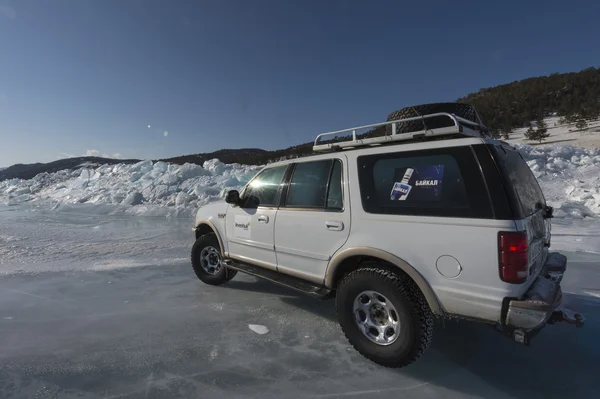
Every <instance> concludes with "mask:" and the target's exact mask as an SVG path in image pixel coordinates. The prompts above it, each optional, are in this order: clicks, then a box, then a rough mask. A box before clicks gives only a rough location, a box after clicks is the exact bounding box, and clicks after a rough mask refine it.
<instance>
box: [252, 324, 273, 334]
mask: <svg viewBox="0 0 600 399" xmlns="http://www.w3.org/2000/svg"><path fill="white" fill-rule="evenodd" d="M248 328H249V329H250V330H252V331H254V332H255V333H257V334H260V335H264V334H266V333H268V332H269V329H268V328H267V327H266V326H261V325H260V324H248Z"/></svg>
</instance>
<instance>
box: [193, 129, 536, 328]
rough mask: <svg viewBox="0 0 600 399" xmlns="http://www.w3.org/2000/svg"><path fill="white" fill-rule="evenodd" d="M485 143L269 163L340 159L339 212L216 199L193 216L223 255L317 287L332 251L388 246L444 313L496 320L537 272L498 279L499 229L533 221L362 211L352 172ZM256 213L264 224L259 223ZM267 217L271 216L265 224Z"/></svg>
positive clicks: (468, 141)
mask: <svg viewBox="0 0 600 399" xmlns="http://www.w3.org/2000/svg"><path fill="white" fill-rule="evenodd" d="M485 142H487V140H482V139H478V138H460V139H451V140H444V141H432V142H426V143H410V144H405V145H401V146H387V147H366V148H361V149H357V150H354V151H347V152H345V153H344V155H343V157H340V155H339V154H325V155H320V156H316V157H309V158H302V159H301V160H287V161H282V162H278V163H274V164H271V165H269V167H271V166H277V165H286V164H290V163H294V162H306V161H311V160H319V159H329V158H340V159H342V160H343V186H342V187H343V193H344V195H343V198H344V210H343V211H342V212H326V211H322V210H319V211H314V210H306V209H303V210H301V209H286V208H284V207H281V208H268V209H267V208H261V207H259V208H258V209H255V210H253V211H251V210H245V209H241V208H239V207H235V206H230V207H225V208H223V207H222V206H221V205H220V206H214V204H213V205H209V206H207V207H203V208H201V209H200V211H198V216H197V219H196V221H197V223H198V221H199V220H204V219H205V220H211V221H213V222H214V223H215V225H216V226H217V229H218V230H219V234H221V237H222V238H223V240H224V241H225V243H224V244H223V245H224V251H225V253H226V255H228V256H230V257H233V258H238V259H240V260H246V261H248V262H251V263H255V264H256V265H258V266H263V267H267V268H270V269H273V270H275V269H276V270H278V271H279V272H282V273H285V274H289V275H292V276H296V277H300V278H303V279H306V280H309V281H312V282H315V283H319V284H324V283H325V281H326V275H327V272H328V270H327V269H328V266H329V264H330V261H331V259H332V257H333V256H334V255H335V254H336V253H340V252H341V251H344V250H347V249H352V248H359V247H369V248H375V249H379V250H382V251H386V252H388V253H390V254H393V255H395V256H396V257H398V258H400V259H402V260H404V261H405V262H406V263H407V264H408V265H410V266H411V267H412V268H414V269H415V270H416V271H417V272H418V273H419V274H420V275H421V276H422V277H423V278H424V280H425V281H426V282H427V284H428V285H429V286H430V288H431V289H432V290H433V292H434V294H435V296H436V297H437V300H438V301H439V304H440V305H441V309H442V310H443V312H444V313H446V314H450V315H458V316H462V317H468V318H475V319H480V320H485V321H489V322H501V318H502V315H501V312H502V307H503V306H502V305H503V300H504V299H505V298H507V297H513V298H517V297H520V296H522V295H523V293H524V292H525V291H526V290H527V288H528V287H529V285H530V284H531V282H532V281H533V279H534V278H535V276H530V278H529V279H528V281H527V282H526V283H523V284H509V283H505V282H503V281H502V280H501V279H500V277H499V269H498V232H500V231H523V230H526V229H527V228H528V226H529V225H530V223H531V222H530V221H513V220H493V219H470V218H455V217H425V216H407V215H393V214H385V215H383V214H371V213H367V212H366V211H365V210H364V209H363V206H362V204H361V193H360V188H359V180H358V170H357V158H358V157H359V156H361V155H370V154H381V153H386V152H402V151H415V150H423V149H433V148H446V147H458V146H468V145H474V144H481V143H485ZM223 209H226V212H227V216H226V228H225V229H223V227H224V225H223V219H219V220H216V219H215V218H217V212H224V211H223ZM261 216H262V217H263V222H262V223H261V222H259V220H258V218H259V217H261ZM264 216H266V217H267V218H268V222H267V223H265V222H264ZM238 219H239V220H238ZM242 219H244V220H242ZM244 221H249V222H250V225H251V228H250V229H251V232H241V231H239V230H240V227H235V226H236V223H238V224H239V223H243V222H244ZM330 225H333V226H341V229H339V230H337V229H336V228H328V226H330ZM236 229H237V230H236ZM225 233H226V234H225ZM545 253H547V250H546V249H544V254H545ZM544 256H545V255H544ZM541 262H543V260H542V257H540V259H536V260H535V263H536V265H537V264H538V263H539V264H541ZM453 270H454V272H453Z"/></svg>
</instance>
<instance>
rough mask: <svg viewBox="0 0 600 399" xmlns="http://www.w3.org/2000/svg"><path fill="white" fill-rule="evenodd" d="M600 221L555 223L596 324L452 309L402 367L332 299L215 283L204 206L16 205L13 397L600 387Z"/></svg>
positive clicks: (506, 392) (5, 340)
mask: <svg viewBox="0 0 600 399" xmlns="http://www.w3.org/2000/svg"><path fill="white" fill-rule="evenodd" d="M599 226H600V224H599V223H598V221H596V220H588V219H584V220H575V221H572V220H568V219H563V220H560V221H557V223H555V225H554V227H553V231H554V234H555V236H554V237H553V249H560V250H562V251H563V252H564V253H566V254H567V256H568V258H569V265H568V271H567V274H566V276H565V279H564V281H563V284H562V285H563V290H564V291H565V292H566V293H565V303H566V305H567V306H568V307H570V308H572V309H574V310H577V311H580V312H582V313H583V314H584V315H585V316H586V317H587V321H586V326H585V327H584V328H583V329H576V328H574V327H573V326H569V325H555V326H548V327H547V328H546V329H545V330H544V331H542V333H540V335H538V336H537V337H536V338H535V339H534V341H533V344H532V346H531V347H524V346H520V345H518V344H516V343H513V342H511V341H510V340H508V339H506V338H504V337H502V336H501V335H500V334H498V333H496V332H495V331H493V330H492V329H491V328H490V327H488V326H485V325H481V324H476V323H470V322H464V321H439V322H438V323H436V330H435V335H434V341H433V345H432V347H431V348H430V349H429V350H428V351H427V352H426V354H425V355H424V356H423V357H422V358H421V359H420V360H419V361H418V362H417V363H415V364H413V365H411V366H409V367H407V368H404V369H400V370H389V369H385V368H381V367H379V366H377V365H375V364H373V363H371V362H369V361H367V360H365V359H363V358H362V357H361V356H360V355H359V354H358V353H357V352H355V351H354V349H352V348H351V347H350V345H349V344H348V343H347V341H346V340H345V338H344V337H343V335H342V333H341V330H340V328H339V327H338V325H337V321H336V315H335V311H334V303H333V301H318V300H315V299H312V298H309V297H305V296H302V295H300V294H297V293H295V292H293V291H289V290H287V289H284V288H280V287H278V286H276V285H273V284H271V283H268V282H263V281H259V280H257V279H255V278H253V277H249V276H245V275H241V274H238V276H237V277H236V278H235V279H234V280H233V281H231V282H230V283H228V284H226V285H223V286H221V287H212V286H208V285H204V284H202V283H201V282H200V281H199V280H198V279H197V278H196V277H195V276H194V274H193V272H192V269H191V266H190V263H189V259H188V257H189V250H190V247H191V245H192V241H193V235H192V231H191V227H192V220H190V219H165V218H150V217H131V216H119V217H117V216H113V217H110V216H91V215H85V214H73V213H58V212H52V211H40V210H36V211H30V210H27V209H24V208H15V207H11V208H6V207H2V208H0V337H1V339H0V398H3V399H4V398H7V399H8V398H219V399H224V398H247V399H249V398H274V399H275V398H277V399H278V398H354V397H356V398H365V397H368V398H436V399H437V398H486V399H490V398H519V399H530V398H555V397H556V398H597V397H598V381H597V379H598V376H599V375H600V344H598V337H599V336H600V320H599V317H600V254H598V252H600V250H599V249H600V247H599V246H598V241H599V236H600V229H599ZM577 251H594V252H596V253H591V252H577ZM250 326H252V327H250Z"/></svg>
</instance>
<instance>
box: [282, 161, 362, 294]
mask: <svg viewBox="0 0 600 399" xmlns="http://www.w3.org/2000/svg"><path fill="white" fill-rule="evenodd" d="M344 161H345V157H343V158H337V159H325V160H318V161H309V162H299V163H296V164H295V165H294V169H293V171H292V176H291V179H290V183H289V185H288V187H287V188H286V189H285V190H284V191H283V193H284V197H283V198H282V206H281V207H280V208H279V210H278V211H277V220H276V222H275V251H276V253H277V269H278V270H279V271H280V272H282V273H286V274H289V275H292V276H296V277H300V278H303V279H305V280H309V281H313V282H316V283H323V279H324V277H325V270H326V269H327V265H328V263H329V259H331V256H332V255H333V254H334V253H335V252H336V251H337V250H338V249H339V248H340V247H341V246H342V245H344V243H345V242H346V240H347V239H348V236H349V234H350V209H349V208H350V207H349V201H348V195H345V193H347V188H345V184H344V180H346V179H344V178H343V176H344V173H345V170H346V169H345V164H344Z"/></svg>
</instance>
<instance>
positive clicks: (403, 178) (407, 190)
mask: <svg viewBox="0 0 600 399" xmlns="http://www.w3.org/2000/svg"><path fill="white" fill-rule="evenodd" d="M443 179H444V165H423V166H416V167H412V168H398V169H396V171H395V174H394V181H395V183H394V186H393V187H392V192H391V196H390V199H391V200H392V201H406V200H407V199H408V198H410V201H411V202H412V201H415V202H416V201H439V200H440V199H441V198H440V197H441V194H442V182H443ZM409 195H410V197H409Z"/></svg>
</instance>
